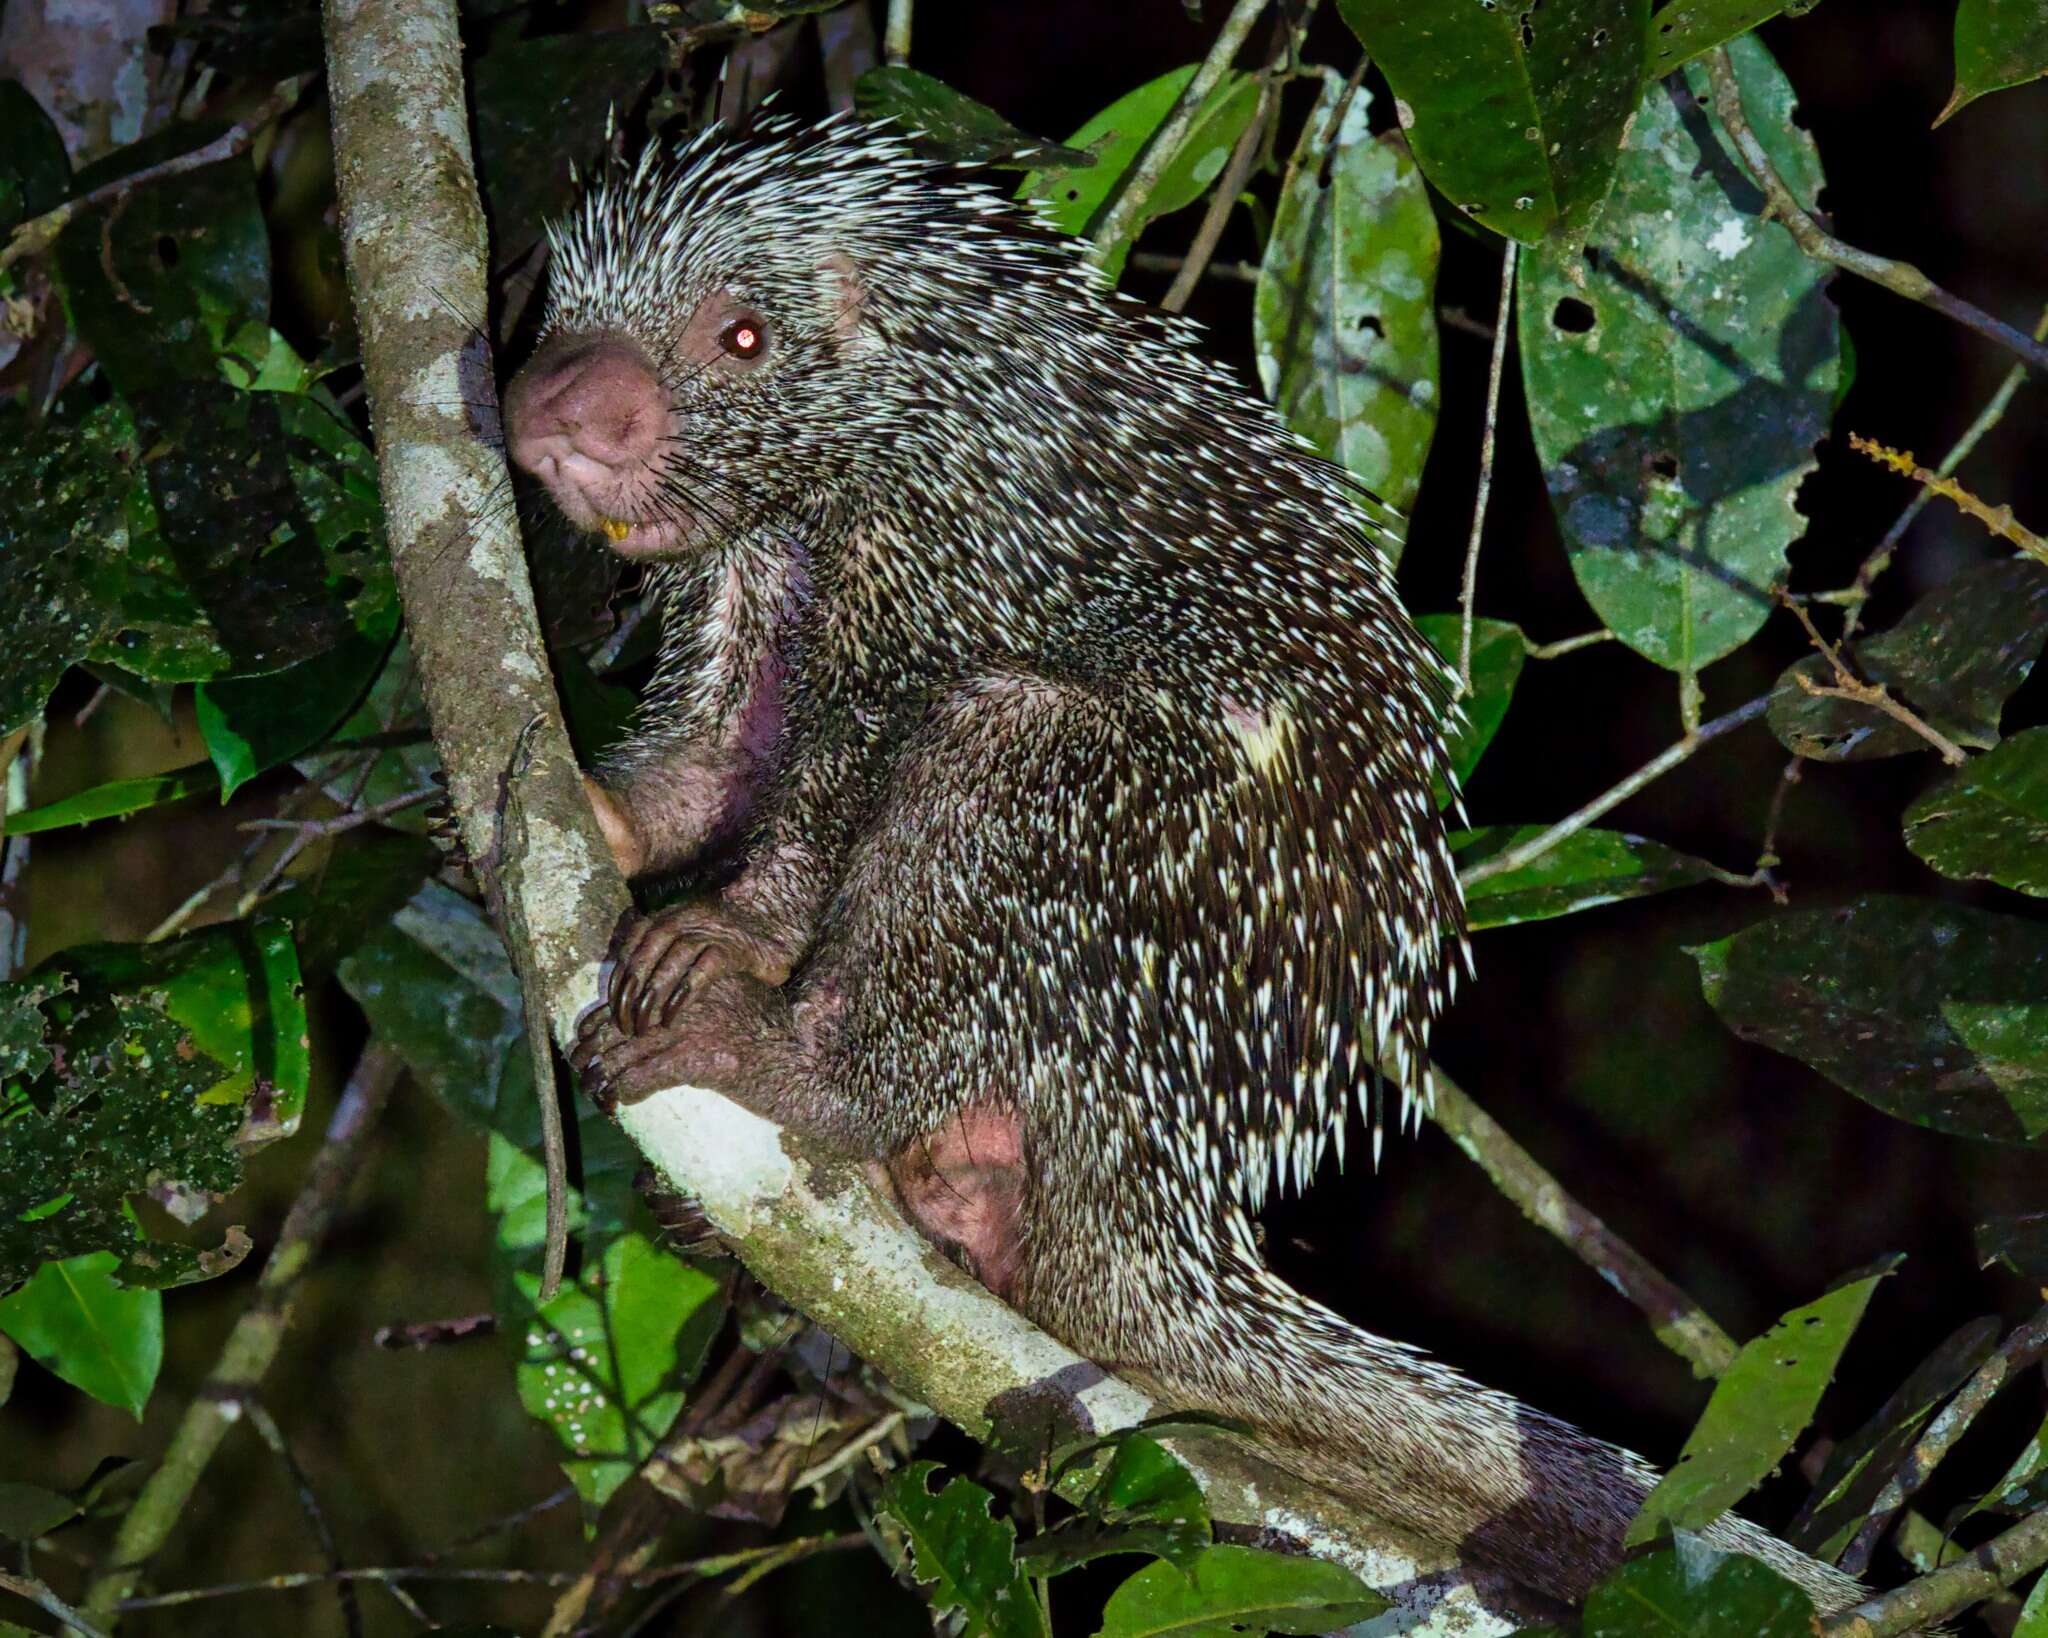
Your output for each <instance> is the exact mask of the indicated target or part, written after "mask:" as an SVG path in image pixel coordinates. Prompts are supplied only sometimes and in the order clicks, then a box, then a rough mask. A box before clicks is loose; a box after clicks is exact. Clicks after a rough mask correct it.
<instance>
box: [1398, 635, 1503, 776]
mask: <svg viewBox="0 0 2048 1638" xmlns="http://www.w3.org/2000/svg"><path fill="white" fill-rule="evenodd" d="M1415 624H1416V625H1417V626H1418V627H1419V628H1420V629H1421V632H1422V635H1423V636H1425V637H1427V638H1428V639H1429V640H1430V643H1431V644H1432V645H1433V646H1434V647H1435V649H1436V651H1437V653H1439V654H1441V655H1442V656H1443V657H1444V664H1446V665H1448V666H1450V667H1451V668H1452V669H1453V670H1455V669H1456V668H1457V664H1458V645H1459V644H1460V642H1462V641H1463V633H1462V632H1461V630H1460V628H1459V622H1458V616H1457V615H1455V614H1425V615H1422V616H1420V617H1419V618H1418V619H1417V620H1416V622H1415ZM1528 652H1529V645H1528V644H1527V643H1526V642H1525V641H1524V640H1523V638H1522V628H1521V627H1520V626H1518V625H1514V624H1512V623H1511V622H1509V621H1506V620H1474V621H1473V622H1472V692H1471V693H1470V694H1468V695H1466V696H1465V698H1464V699H1462V700H1460V701H1459V702H1458V706H1459V710H1460V711H1461V712H1462V713H1463V718H1464V720H1463V721H1462V722H1460V723H1457V724H1455V725H1454V726H1453V727H1452V730H1451V734H1450V744H1451V772H1452V775H1453V776H1454V777H1455V778H1456V780H1457V782H1458V785H1459V787H1460V788H1463V786H1464V783H1465V781H1466V780H1468V779H1470V778H1471V777H1472V770H1473V769H1474V768H1476V767H1478V766H1479V759H1480V757H1482V756H1483V755H1485V754H1486V747H1487V746H1489V745H1491V744H1492V743H1493V736H1494V735H1495V734H1496V733H1498V732H1499V730H1500V724H1501V719H1502V718H1503V717H1505V716H1506V715H1507V714H1508V704H1509V702H1510V701H1511V700H1513V698H1514V696H1515V684H1516V683H1517V682H1519V681H1520V680H1521V676H1522V662H1523V661H1524V660H1525V659H1526V658H1527V657H1528ZM1450 799H1451V793H1450V791H1449V790H1448V789H1444V788H1441V787H1440V788H1439V789H1438V791H1437V793H1436V805H1437V806H1438V807H1440V808H1441V807H1447V806H1448V805H1449V803H1450Z"/></svg>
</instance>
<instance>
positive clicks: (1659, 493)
mask: <svg viewBox="0 0 2048 1638" xmlns="http://www.w3.org/2000/svg"><path fill="white" fill-rule="evenodd" d="M1731 56H1732V59H1733V61H1734V64H1735V69H1736V75H1737V79H1738V81H1739V83H1740V85H1741V88H1742V99H1743V107H1744V108H1745V110H1746V111H1747V112H1748V114H1749V116H1750V119H1751V121H1752V122H1753V124H1754V125H1755V127H1756V130H1757V132H1758V134H1759V138H1760V140H1761V141H1762V142H1763V144H1764V146H1765V148H1766V149H1767V150H1769V152H1770V154H1771V158H1772V160H1773V161H1774V163H1775V164H1776V165H1777V168H1778V170H1779V172H1780V174H1781V175H1782V176H1783V177H1784V178H1785V181H1786V183H1787V185H1788V186H1789V187H1790V188H1791V189H1792V191H1793V192H1794V193H1795V194H1796V195H1797V196H1798V197H1799V198H1800V199H1801V200H1802V201H1805V202H1807V203H1809V204H1810V203H1811V202H1812V200H1813V199H1814V197H1815V195H1816V194H1817V193H1818V192H1819V189H1820V186H1821V170H1820V160H1819V157H1818V155H1817V153H1816V151H1815V148H1814V145H1813V141H1812V139H1811V138H1810V137H1809V136H1808V135H1807V134H1806V132H1805V131H1803V130H1801V129H1800V128H1799V127H1798V126H1797V125H1796V124H1795V123H1794V121H1793V111H1794V99H1793V95H1792V88H1791V85H1790V83H1789V82H1788V81H1787V80H1786V78H1785V76H1784V75H1783V74H1782V73H1781V72H1779V70H1778V66H1777V64H1776V63H1774V62H1773V61H1772V60H1771V58H1770V54H1769V53H1768V52H1767V51H1765V50H1764V48H1763V47H1762V46H1761V45H1759V44H1758V43H1757V42H1756V41H1755V40H1753V39H1744V40H1740V41H1737V42H1736V44H1735V45H1734V46H1733V47H1731ZM1705 93H1706V80H1705V75H1704V71H1703V70H1701V69H1700V68H1698V67H1697V66H1695V67H1693V68H1690V69H1688V70H1686V71H1685V73H1684V74H1683V75H1681V76H1675V77H1673V78H1671V79H1668V80H1665V81H1663V82H1661V83H1659V84H1656V85H1653V86H1651V87H1650V89H1649V91H1648V92H1647V93H1646V94H1645V96H1644V98H1643V104H1642V108H1641V109H1640V111H1639V112H1638V113H1637V115H1636V119H1635V123H1634V124H1633V126H1631V128H1630V131H1629V138H1628V142H1627V144H1626V145H1625V146H1624V148H1623V150H1622V157H1621V165H1620V169H1619V171H1618V173H1617V175H1616V177H1615V183H1614V194H1613V197H1612V198H1611V199H1610V200H1609V201H1608V204H1607V208H1606V210H1605V212H1604V213H1603V214H1602V217H1601V220H1600V223H1599V226H1598V228H1597V229H1596V231H1595V232H1594V235H1593V237H1592V239H1591V241H1590V242H1589V243H1588V245H1587V253H1586V258H1585V260H1584V261H1581V260H1580V258H1578V257H1577V255H1576V254H1575V253H1574V254H1572V255H1567V254H1565V253H1564V252H1563V251H1562V250H1560V249H1557V248H1555V247H1552V248H1546V249H1544V250H1542V251H1540V252H1538V253H1536V254H1534V255H1531V256H1530V257H1528V258H1527V259H1526V260H1525V262H1524V264H1523V277H1522V286H1521V292H1520V295H1519V297H1518V322H1519V331H1518V333H1519V336H1520V341H1521V353H1522V381H1523V385H1524V387H1525V389H1526V391H1527V395H1528V401H1529V416H1530V426H1531V430H1532V432H1533V433H1534V435H1535V440H1536V448H1537V453H1538V454H1539V455H1540V457H1541V458H1542V461H1543V476H1544V482H1545V484H1546V485H1547V486H1548V488H1549V490H1550V500H1551V506H1552V508H1553V509H1554V510H1555V512H1556V514H1557V521H1558V528H1559V530H1560V531H1561V532H1562V534H1563V536H1564V543H1565V551H1566V553H1567V555H1568V556H1569V557H1570V559H1571V565H1572V573H1573V574H1574V575H1575V576H1576V577H1577V579H1578V582H1579V588H1580V590H1582V591H1583V592H1584V593H1585V594H1586V600H1587V601H1588V602H1589V603H1591V604H1592V605H1593V608H1594V610H1595V612H1597V613H1598V614H1599V616H1600V618H1601V619H1602V620H1603V621H1604V622H1605V623H1606V624H1607V625H1608V626H1609V627H1611V628H1612V629H1613V631H1614V634H1615V635H1616V636H1617V637H1619V638H1620V639H1621V640H1622V641H1623V642H1625V643H1627V644H1628V645H1629V647H1631V648H1633V649H1634V650H1636V652H1637V653H1639V654H1642V655H1643V656H1645V657H1646V658H1648V659H1651V660H1654V661H1656V662H1657V664H1659V665H1662V666H1666V667H1668V668H1670V669H1671V670H1674V671H1678V672H1681V673H1687V674H1689V673H1692V672H1696V671H1698V670H1699V669H1700V668H1701V667H1703V666H1706V665H1708V664H1709V663H1711V662H1712V661H1714V660H1717V659H1719V658H1720V657H1721V656H1723V655H1724V654H1727V653H1729V652H1730V651H1731V650H1733V649H1735V648H1737V647H1739V646H1740V645H1741V644H1742V643H1743V642H1745V641H1747V640H1748V638H1750V637H1751V636H1752V635H1754V634H1755V632H1756V631H1757V629H1758V628H1759V627H1761V626H1762V625H1763V623H1764V621H1765V620H1766V619H1767V618H1768V617H1769V615H1770V612H1771V608H1772V605H1773V599H1774V597H1775V595H1776V590H1777V588H1778V586H1779V585H1780V584H1782V582H1783V580H1784V578H1785V572H1786V570H1785V553H1786V548H1787V547H1788V546H1790V545H1791V543H1792V542H1793V541H1794V540H1796V539H1798V538H1799V536H1800V535H1801V534H1802V533H1804V532H1805V529H1806V520H1805V519H1804V518H1803V517H1801V516H1800V514H1799V513H1798V512H1797V511H1796V510H1795V509H1794V507H1793V504H1792V497H1793V493H1794V491H1795V490H1797V489H1798V487H1799V484H1800V481H1801V480H1802V479H1803V478H1804V477H1805V476H1806V474H1807V473H1808V472H1810V471H1811V470H1812V469H1813V466H1814V458H1813V445H1814V444H1815V443H1816V442H1817V441H1818V440H1819V438H1820V437H1821V435H1822V434H1823V433H1825V432H1826V430H1827V425H1828V417H1829V415H1830V414H1831V412H1832V409H1833V401H1834V390H1835V382H1836V378H1837V374H1838V358H1839V354H1840V350H1841V343H1840V327H1839V325H1838V323H1837V321H1836V317H1835V309H1834V306H1833V304H1832V303H1830V302H1829V301H1828V300H1827V297H1826V295H1825V294H1824V286H1825V284H1826V281H1827V269H1826V268H1825V267H1823V266H1822V265H1821V264H1819V263H1817V262H1814V261H1812V260H1810V259H1809V258H1807V257H1806V256H1805V255H1803V254H1802V253H1801V252H1800V250H1799V247H1798V246H1797V245H1796V244H1794V243H1793V241H1792V236H1791V235H1790V234H1789V233H1787V232H1786V231H1785V229H1784V228H1783V227H1782V226H1780V225H1779V224H1777V223H1775V222H1767V221H1765V220H1764V217H1763V205H1764V200H1763V196H1762V195H1761V194H1760V193H1759V192H1758V191H1757V190H1756V188H1755V186H1754V185H1753V184H1752V183H1751V182H1750V181H1749V179H1748V177H1747V176H1746V175H1745V174H1744V173H1743V172H1742V171H1741V170H1739V169H1738V168H1737V166H1736V164H1735V161H1734V160H1733V159H1731V158H1730V157H1729V156H1728V154H1727V153H1726V151H1725V150H1724V149H1723V148H1722V147H1721V145H1720V142H1719V140H1718V136H1717V130H1718V127H1717V126H1716V125H1715V123H1714V121H1713V117H1712V114H1711V111H1710V109H1709V107H1708V105H1707V103H1706V101H1705ZM1578 273H1583V274H1584V276H1585V283H1584V284H1583V286H1582V285H1580V284H1577V283H1575V282H1574V275H1575V274H1578Z"/></svg>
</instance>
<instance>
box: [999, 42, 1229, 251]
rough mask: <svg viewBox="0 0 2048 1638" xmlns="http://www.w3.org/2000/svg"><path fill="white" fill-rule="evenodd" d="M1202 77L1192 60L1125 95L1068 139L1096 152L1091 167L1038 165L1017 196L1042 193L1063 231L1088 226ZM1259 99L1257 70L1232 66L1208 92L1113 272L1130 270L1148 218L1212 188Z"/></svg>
mask: <svg viewBox="0 0 2048 1638" xmlns="http://www.w3.org/2000/svg"><path fill="white" fill-rule="evenodd" d="M1194 77H1195V65H1193V64H1190V65H1189V66H1188V67H1186V68H1176V69H1174V70H1173V71H1172V72H1171V73H1167V74H1162V75H1160V76H1159V78H1158V79H1156V80H1152V81H1149V82H1148V83H1146V84H1144V85H1141V86H1139V87H1138V88H1137V90H1135V91H1131V92H1127V93H1126V94H1125V95H1123V96H1121V97H1119V98H1118V99H1117V100H1116V101H1115V102H1113V103H1111V104H1110V105H1109V106H1108V107H1107V108H1105V109H1103V111H1102V112H1101V113H1099V114H1097V115H1096V116H1095V117H1094V118H1093V119H1091V120H1089V121H1088V122H1087V123H1086V124H1085V125H1083V126H1082V127H1081V128H1080V130H1078V131H1076V132H1075V133H1074V134H1073V135H1072V136H1071V137H1069V138H1068V139H1067V146H1068V147H1070V148H1080V149H1085V150H1086V151H1087V152H1089V153H1091V154H1093V155H1094V156H1095V163H1094V164H1093V165H1090V166H1088V167H1087V168H1086V169H1085V170H1071V169H1070V170H1043V171H1033V172H1032V173H1031V174H1030V175H1029V176H1027V177H1025V178H1024V181H1023V184H1022V186H1020V187H1019V188H1018V190H1017V197H1018V198H1020V199H1034V200H1037V201H1039V202H1040V206H1039V208H1040V210H1041V212H1042V213H1043V214H1044V215H1045V216H1046V217H1047V218H1048V219H1050V221H1051V222H1052V224H1053V226H1054V227H1056V228H1057V229H1058V230H1059V231H1060V232H1061V233H1075V234H1081V233H1086V232H1088V230H1089V228H1090V227H1091V226H1092V225H1093V223H1094V222H1095V220H1096V218H1097V217H1098V216H1100V215H1101V213H1102V212H1103V211H1104V210H1105V209H1106V208H1107V207H1108V204H1109V202H1110V200H1112V199H1113V198H1115V197H1116V195H1117V194H1118V193H1119V192H1120V191H1121V190H1122V188H1123V183H1124V178H1125V176H1126V174H1127V173H1128V172H1129V171H1130V168H1131V166H1132V165H1133V164H1135V163H1136V162H1137V158H1138V155H1139V154H1140V153H1141V152H1142V151H1143V150H1144V147H1145V144H1146V142H1147V141H1148V140H1149V139H1150V137H1151V135H1152V133H1153V132H1154V131H1156V130H1158V129H1159V122H1160V121H1161V120H1163V119H1165V118H1166V116H1167V115H1168V114H1169V113H1171V112H1172V110H1173V105H1174V104H1175V103H1176V102H1178V101H1179V100H1180V94H1181V92H1182V91H1184V90H1186V89H1187V86H1188V82H1189V81H1190V80H1192V79H1193V78H1194ZM1258 106H1259V87H1258V82H1257V81H1256V80H1254V79H1253V78H1252V77H1251V76H1250V75H1249V74H1237V73H1230V74H1225V75H1224V76H1223V78H1222V79H1221V80H1220V81H1218V82H1217V85H1216V88H1215V90H1213V91H1211V92H1210V93H1209V97H1208V100H1207V101H1206V102H1204V103H1203V104H1202V106H1201V107H1200V108H1198V109H1196V110H1195V117H1194V120H1193V121H1192V123H1190V124H1189V126H1188V131H1187V135H1186V136H1185V137H1184V138H1182V140H1181V145H1180V149H1179V151H1178V152H1176V153H1175V154H1174V156H1173V159H1172V160H1171V162H1169V163H1168V165H1167V167H1166V169H1165V171H1163V172H1162V173H1161V174H1160V178H1159V181H1158V184H1157V185H1156V186H1155V187H1154V188H1153V189H1152V192H1151V193H1150V194H1149V195H1148V196H1147V198H1146V200H1145V208H1144V209H1143V210H1142V211H1141V212H1140V213H1139V216H1138V220H1137V221H1135V222H1133V223H1132V224H1131V231H1130V235H1129V237H1128V238H1126V239H1124V240H1123V241H1122V242H1120V243H1119V244H1117V245H1116V246H1115V248H1114V250H1113V251H1112V253H1111V255H1110V258H1109V261H1108V263H1107V264H1106V266H1107V269H1108V272H1109V276H1110V277H1111V279H1115V278H1116V277H1117V276H1118V275H1119V274H1120V273H1121V272H1122V271H1123V265H1124V260H1125V258H1126V257H1128V256H1129V255H1130V250H1131V243H1132V241H1133V240H1135V239H1136V238H1137V237H1138V235H1139V234H1140V233H1142V232H1143V231H1144V229H1145V224H1146V223H1147V222H1151V221H1154V220H1156V219H1157V218H1159V217H1161V216H1170V215H1172V214H1173V213H1174V212H1175V211H1177V210H1182V209H1185V208H1186V207H1187V206H1189V205H1192V204H1193V203H1194V202H1195V201H1196V200H1197V199H1199V198H1201V197H1202V195H1203V194H1205V193H1207V192H1208V191H1209V184H1210V183H1211V182H1214V181H1215V180H1216V178H1217V177H1218V176H1219V175H1220V174H1221V173H1222V170H1223V167H1224V166H1225V165H1226V164H1228V163H1229V161H1230V150H1231V149H1232V148H1234V147H1235V146H1237V139H1238V138H1239V137H1240V136H1242V135H1243V134H1244V128H1245V127H1246V126H1247V125H1249V124H1250V123H1251V120H1252V115H1253V113H1254V112H1256V111H1257V109H1258Z"/></svg>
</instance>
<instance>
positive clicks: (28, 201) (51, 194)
mask: <svg viewBox="0 0 2048 1638" xmlns="http://www.w3.org/2000/svg"><path fill="white" fill-rule="evenodd" d="M70 191H71V158H70V156H69V155H68V154H66V153H65V151H64V138H63V137H62V136H61V135H59V134H58V131H57V127H56V126H55V125H53V124H52V123H51V122H50V116H49V115H48V114H46V113H44V112H43V110H42V106H41V105H40V104H39V103H38V102H37V101H36V99H35V98H34V97H32V96H30V95H29V93H28V92H27V91H26V90H25V89H24V88H23V87H22V85H21V83H20V82H19V81H17V80H0V234H9V233H12V232H13V231H14V229H15V227H16V226H17V225H19V224H20V223H22V222H25V221H27V220H28V219H29V218H30V217H32V216H40V215H42V214H43V212H44V211H46V210H49V209H51V208H52V207H53V206H55V205H57V204H58V203H60V202H61V201H62V200H63V198H64V196H65V195H66V194H67V193H69V192H70Z"/></svg>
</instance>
